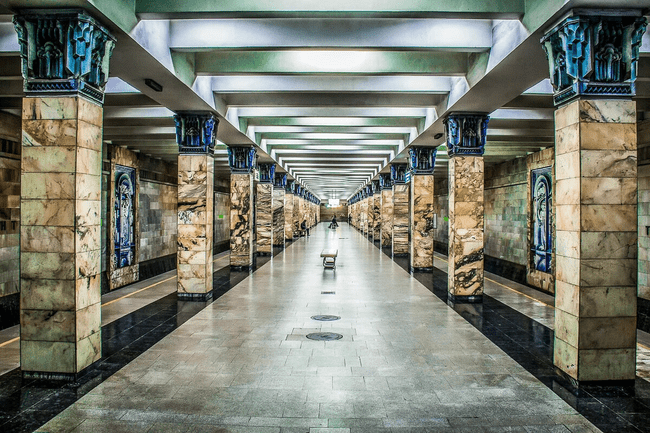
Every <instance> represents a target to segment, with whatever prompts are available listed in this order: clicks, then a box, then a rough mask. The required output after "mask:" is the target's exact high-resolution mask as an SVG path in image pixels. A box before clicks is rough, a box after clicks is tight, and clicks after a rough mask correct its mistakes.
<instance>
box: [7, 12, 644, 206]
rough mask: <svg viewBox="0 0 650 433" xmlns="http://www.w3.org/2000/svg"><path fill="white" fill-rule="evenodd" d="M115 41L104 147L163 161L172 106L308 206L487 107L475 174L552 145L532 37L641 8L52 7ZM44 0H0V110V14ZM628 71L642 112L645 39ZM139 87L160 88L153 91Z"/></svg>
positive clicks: (14, 81) (14, 65) (16, 72)
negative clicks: (570, 16)
mask: <svg viewBox="0 0 650 433" xmlns="http://www.w3.org/2000/svg"><path fill="white" fill-rule="evenodd" d="M57 5H58V7H75V8H84V9H86V10H87V11H88V12H89V13H90V14H91V15H92V16H94V17H95V18H96V19H98V20H99V21H100V22H101V23H103V24H104V25H105V26H107V27H108V28H109V29H110V30H111V32H112V33H113V34H114V35H115V36H116V37H117V44H116V48H115V50H114V53H113V57H112V59H111V66H110V69H111V77H112V78H111V80H110V81H109V84H108V86H107V94H106V100H105V110H104V125H105V130H104V140H105V141H106V142H110V143H113V144H115V145H119V146H124V147H127V148H129V149H132V150H134V151H138V152H142V153H146V154H149V155H152V156H154V157H159V158H163V159H167V160H175V159H176V155H177V154H178V148H177V146H176V143H175V137H174V124H173V120H172V116H173V113H174V112H175V111H180V110H184V111H188V110H192V111H206V110H209V111H212V112H214V113H215V114H216V115H217V116H218V117H219V119H220V125H219V129H218V139H219V141H220V144H219V146H217V151H216V164H215V167H216V169H217V171H218V172H219V173H223V174H224V175H226V174H227V173H228V166H227V156H226V147H225V145H226V144H227V145H235V146H238V145H254V146H256V147H257V148H258V151H259V153H260V155H261V156H260V158H261V161H264V162H270V161H275V162H277V164H278V167H279V170H280V171H286V172H288V174H289V177H290V178H293V179H296V180H298V181H300V182H301V183H303V184H304V185H305V186H307V188H308V189H310V190H311V191H312V192H313V193H314V194H315V195H317V196H318V197H319V198H321V199H327V198H340V199H347V198H348V197H349V196H351V195H352V194H353V193H354V192H355V191H356V190H357V189H358V188H360V187H361V186H363V185H364V184H365V183H366V182H368V181H369V180H371V179H373V178H375V177H376V176H377V175H378V173H379V172H382V171H383V172H385V171H387V170H388V166H389V164H390V163H391V162H405V160H406V159H405V156H406V154H407V149H408V147H409V146H413V145H421V146H440V147H439V152H438V157H437V164H436V171H435V175H436V176H446V175H447V157H446V149H445V147H444V137H442V132H443V128H442V119H443V118H444V117H445V115H446V114H448V113H450V112H455V111H464V112H483V113H490V116H491V120H490V123H489V129H488V143H487V146H486V153H485V157H486V164H488V165H490V164H495V163H498V162H501V161H504V160H508V159H512V158H515V157H518V156H524V155H526V154H527V153H530V152H535V151H538V150H540V149H543V148H546V147H549V146H552V145H553V141H554V129H553V112H554V109H553V105H552V100H551V87H550V84H549V83H548V80H546V78H547V76H548V70H547V61H546V56H545V54H544V51H543V50H542V47H541V45H540V43H539V40H540V37H541V36H542V35H543V32H544V31H546V30H547V29H548V28H550V27H551V26H552V24H553V23H554V22H555V21H556V20H557V19H559V18H560V17H561V16H562V15H564V14H565V13H566V12H567V11H568V10H569V9H571V8H574V7H628V8H644V7H647V6H648V5H647V1H646V0H610V1H606V0H593V1H585V0H581V1H576V0H570V1H567V2H564V1H560V0H526V1H524V0H499V1H497V0H492V1H489V0H465V1H459V2H449V1H443V0H400V1H388V0H386V1H379V2H378V1H372V0H356V1H354V2H350V1H342V0H330V1H329V2H322V1H319V2H316V1H305V0H281V1H274V2H260V1H258V0H255V1H253V0H222V1H219V2H215V1H210V0H189V1H183V2H170V1H165V0H122V1H120V2H117V1H114V0H94V1H84V0H64V1H59V2H57ZM27 6H29V7H50V6H51V2H49V1H46V0H36V1H30V2H26V1H18V0H0V109H2V110H6V111H9V112H14V113H17V112H18V110H19V107H20V103H21V102H20V101H21V97H22V96H23V93H22V78H21V76H20V60H19V57H18V43H17V39H16V35H15V32H14V30H13V25H12V24H11V17H12V13H13V12H15V11H17V10H19V9H21V8H24V7H27ZM642 52H643V54H642V55H643V57H642V60H641V64H640V67H639V71H640V75H641V76H640V78H639V82H638V85H637V93H638V96H637V100H638V102H639V103H638V107H639V110H640V113H641V114H640V115H641V116H643V115H644V111H646V110H650V108H649V105H650V104H648V101H649V100H650V38H649V37H648V35H647V34H646V35H645V37H644V41H643V47H642ZM145 79H152V80H154V81H155V82H157V83H159V84H160V85H161V86H162V87H163V90H162V91H161V92H157V91H155V90H154V89H152V88H150V87H148V86H147V85H146V84H145Z"/></svg>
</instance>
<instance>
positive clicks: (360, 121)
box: [240, 117, 419, 130]
mask: <svg viewBox="0 0 650 433" xmlns="http://www.w3.org/2000/svg"><path fill="white" fill-rule="evenodd" d="M247 119H248V121H247V123H246V126H313V127H321V126H322V127H335V126H338V127H354V126H362V127H363V126H368V127H370V126H388V127H391V126H394V127H410V128H416V127H418V126H419V121H418V119H416V118H408V117H383V118H382V117H349V118H336V117H251V118H247ZM241 121H243V119H240V122H241ZM243 130H245V129H243Z"/></svg>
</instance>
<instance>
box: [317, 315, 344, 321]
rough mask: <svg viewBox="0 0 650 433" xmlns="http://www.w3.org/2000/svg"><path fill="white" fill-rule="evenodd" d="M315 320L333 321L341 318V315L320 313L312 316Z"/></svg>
mask: <svg viewBox="0 0 650 433" xmlns="http://www.w3.org/2000/svg"><path fill="white" fill-rule="evenodd" d="M311 318H312V319H314V320H320V321H321V322H332V321H334V320H339V319H340V318H341V317H340V316H330V315H327V314H318V315H316V316H311Z"/></svg>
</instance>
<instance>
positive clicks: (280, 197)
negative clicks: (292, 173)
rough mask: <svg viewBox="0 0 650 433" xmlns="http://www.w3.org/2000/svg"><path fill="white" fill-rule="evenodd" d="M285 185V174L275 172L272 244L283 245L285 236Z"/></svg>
mask: <svg viewBox="0 0 650 433" xmlns="http://www.w3.org/2000/svg"><path fill="white" fill-rule="evenodd" d="M286 187H287V175H286V174H279V173H276V175H275V180H274V181H273V245H274V246H277V247H284V239H285V237H286V235H285V233H284V230H285V220H284V207H285V206H286V194H285V189H286Z"/></svg>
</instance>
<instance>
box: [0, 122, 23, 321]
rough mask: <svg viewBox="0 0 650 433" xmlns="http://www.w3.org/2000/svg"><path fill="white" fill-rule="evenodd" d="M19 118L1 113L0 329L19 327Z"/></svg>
mask: <svg viewBox="0 0 650 433" xmlns="http://www.w3.org/2000/svg"><path fill="white" fill-rule="evenodd" d="M19 223H20V118H18V117H16V116H11V115H8V114H5V113H2V112H0V329H3V328H5V327H7V326H12V325H15V324H16V323H18V306H19V295H18V293H19V291H20V274H19V269H20V235H19V233H20V225H19Z"/></svg>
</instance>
